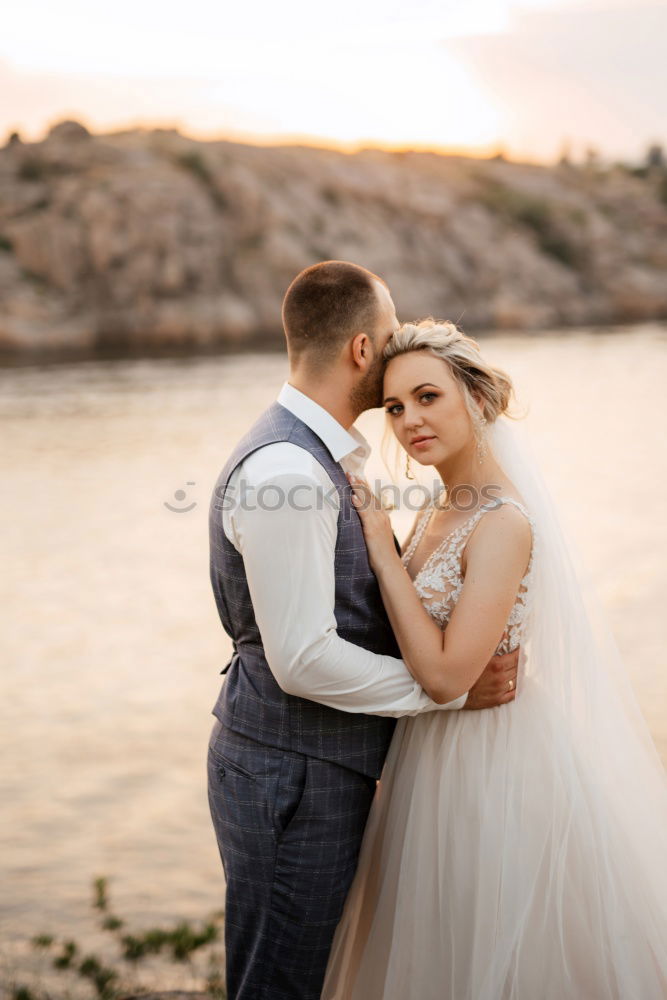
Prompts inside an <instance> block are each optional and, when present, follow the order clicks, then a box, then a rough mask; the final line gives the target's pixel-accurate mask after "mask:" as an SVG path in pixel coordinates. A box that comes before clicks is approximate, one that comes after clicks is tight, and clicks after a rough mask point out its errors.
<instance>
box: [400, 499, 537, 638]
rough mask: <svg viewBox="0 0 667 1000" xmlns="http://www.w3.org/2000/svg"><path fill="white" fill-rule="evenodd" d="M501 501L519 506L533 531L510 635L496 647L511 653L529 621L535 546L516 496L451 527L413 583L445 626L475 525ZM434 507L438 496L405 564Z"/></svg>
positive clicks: (418, 529) (425, 513)
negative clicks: (456, 526)
mask: <svg viewBox="0 0 667 1000" xmlns="http://www.w3.org/2000/svg"><path fill="white" fill-rule="evenodd" d="M499 503H510V504H513V506H515V507H516V508H517V509H518V510H520V511H521V513H522V514H523V515H524V516H525V517H526V518H527V519H528V521H529V522H530V526H531V529H532V533H533V544H532V547H531V552H530V560H529V562H528V568H527V570H526V573H525V575H524V577H523V579H522V580H521V583H520V585H519V590H518V592H517V596H516V601H515V602H514V605H513V607H512V610H511V612H510V615H509V618H508V620H507V626H506V628H507V632H508V638H506V639H503V640H502V641H501V642H500V643H499V644H498V647H497V649H496V653H508V652H509V651H510V650H511V649H515V648H516V647H517V646H518V645H519V644H520V642H521V637H522V634H523V626H524V624H525V622H526V618H527V615H528V609H529V594H530V576H531V573H532V569H533V556H534V550H535V522H534V521H533V518H532V517H531V516H530V514H529V513H528V511H527V510H526V508H525V507H524V506H523V504H520V503H519V501H518V500H514V499H513V498H512V497H497V498H495V499H494V500H492V501H490V502H489V503H487V504H483V505H482V506H481V507H479V508H478V509H477V510H476V511H475V513H474V514H472V515H471V516H470V517H469V518H468V520H467V521H464V522H463V524H460V525H459V527H458V528H455V529H454V531H451V532H450V533H449V534H448V535H446V536H445V537H444V538H443V539H442V541H441V542H440V544H439V545H438V546H436V548H435V549H434V550H433V552H432V553H431V554H430V556H429V557H428V558H427V559H426V561H425V563H424V565H423V566H422V568H421V569H420V570H419V572H418V573H417V575H416V576H415V578H414V581H413V583H414V585H415V588H416V590H417V593H418V594H419V597H420V598H421V601H422V603H423V605H424V607H425V608H426V610H427V611H428V613H429V614H430V615H431V617H432V618H434V619H435V620H436V621H437V622H438V623H439V624H440V625H441V626H442V627H443V628H445V626H446V625H447V622H448V621H449V617H450V615H451V613H452V609H453V608H454V605H455V604H456V602H457V601H458V599H459V596H460V594H461V591H462V589H463V575H462V572H461V558H462V556H463V550H464V549H465V546H466V543H467V541H468V539H469V538H470V535H471V534H472V532H473V530H474V528H475V525H476V524H477V523H478V522H479V521H480V519H481V518H482V517H483V516H484V514H485V513H486V512H487V511H489V510H494V509H495V508H496V506H497V505H498V504H499ZM434 507H435V499H433V500H432V501H431V503H430V504H429V505H428V506H427V507H426V508H425V509H424V510H423V511H422V513H421V514H420V516H419V520H418V521H417V526H416V528H415V532H414V535H413V537H412V541H411V542H410V544H409V546H408V547H407V549H406V551H405V552H404V553H403V554H402V556H401V559H402V562H403V565H404V566H406V567H407V566H408V564H409V562H410V560H411V559H412V557H413V555H414V553H415V550H416V548H417V546H418V545H419V542H420V541H421V539H422V536H423V534H424V531H425V530H426V525H427V524H428V522H429V520H430V518H431V514H432V513H433V510H434Z"/></svg>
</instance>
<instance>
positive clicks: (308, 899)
mask: <svg viewBox="0 0 667 1000" xmlns="http://www.w3.org/2000/svg"><path fill="white" fill-rule="evenodd" d="M283 323H284V327H285V334H286V337H287V350H288V354H289V363H290V375H289V381H288V382H287V383H285V385H284V386H283V388H282V390H281V392H280V395H279V396H278V400H277V402H275V403H274V404H273V405H272V406H270V407H269V409H268V410H266V412H265V413H263V414H262V415H261V416H260V418H259V419H258V420H257V422H256V423H255V424H254V426H253V427H252V428H251V430H250V431H249V432H248V433H247V434H246V436H245V437H244V438H243V439H242V440H241V441H240V442H239V444H238V445H237V447H236V449H235V450H234V452H233V454H232V455H231V457H230V458H229V460H228V461H227V464H226V465H225V467H224V468H223V470H222V472H221V473H220V475H219V477H218V480H217V483H216V487H215V489H214V492H213V497H212V500H211V507H210V525H209V526H210V544H211V550H210V551H211V565H210V571H211V582H212V584H213V591H214V594H215V600H216V604H217V608H218V613H219V615H220V619H221V621H222V625H223V627H224V629H225V631H226V632H227V633H228V634H229V635H230V636H231V638H232V640H233V645H234V654H233V656H232V659H231V661H230V663H229V664H228V665H227V666H226V667H225V669H224V670H223V671H222V672H223V673H227V677H226V680H225V683H224V684H223V686H222V689H221V692H220V695H219V697H218V700H217V703H216V705H215V707H214V709H213V714H214V715H215V716H216V722H215V724H214V727H213V732H212V734H211V741H210V746H209V757H208V782H209V803H210V808H211V816H212V819H213V824H214V827H215V832H216V837H217V841H218V846H219V849H220V854H221V857H222V863H223V867H224V871H225V876H226V882H227V896H226V924H225V942H226V949H227V989H228V996H229V998H230V1000H316V998H318V997H319V995H320V991H321V987H322V981H323V979H324V972H325V969H326V965H327V959H328V955H329V950H330V947H331V942H332V938H333V934H334V931H335V928H336V924H337V923H338V921H339V918H340V915H341V911H342V907H343V903H344V901H345V896H346V894H347V892H348V889H349V887H350V883H351V881H352V877H353V875H354V871H355V868H356V865H357V860H358V853H359V848H360V844H361V838H362V835H363V832H364V825H365V823H366V819H367V816H368V811H369V809H370V805H371V801H372V799H373V795H374V793H375V784H376V779H377V778H379V776H380V772H381V771H382V765H383V762H384V759H385V755H386V753H387V750H388V747H389V743H390V740H391V736H392V731H393V728H394V725H395V718H396V717H398V716H402V715H415V714H417V713H419V712H431V711H438V710H439V711H442V710H455V709H460V708H463V707H464V705H465V708H467V709H476V708H489V707H493V706H495V705H499V704H502V703H504V702H507V701H511V700H512V699H513V697H514V694H515V691H512V692H510V693H508V688H509V686H510V685H509V684H508V682H509V680H512V681H516V675H517V659H518V655H517V654H516V653H512V654H509V655H508V656H505V657H497V658H494V659H493V660H492V661H491V663H490V664H489V666H488V667H487V669H486V671H485V673H484V674H483V675H482V677H481V678H480V679H479V681H478V682H477V684H476V685H475V687H474V688H473V690H472V691H471V692H470V694H468V695H464V696H463V697H462V698H459V699H458V700H457V701H455V702H452V703H451V704H449V705H437V704H435V703H434V702H432V701H431V700H430V699H429V698H428V696H427V695H426V694H425V692H424V691H423V690H422V689H421V688H420V687H419V685H418V684H417V683H416V682H415V681H414V680H413V678H412V677H411V675H410V674H409V673H408V670H407V668H406V667H405V665H404V664H403V662H402V660H401V659H400V652H399V650H398V647H397V645H396V641H395V639H394V636H393V634H392V631H391V628H390V625H389V621H388V619H387V616H386V613H385V611H384V607H383V605H382V601H381V598H380V592H379V588H378V585H377V582H376V579H375V577H374V576H373V573H372V572H371V570H370V567H369V564H368V558H367V554H366V548H365V544H364V537H363V532H362V529H361V523H360V520H359V517H358V514H357V512H356V511H355V510H354V508H353V507H352V505H351V503H350V493H349V487H348V482H347V479H346V473H348V472H351V473H354V474H357V475H361V474H362V473H363V467H364V463H365V461H366V458H367V457H368V453H369V450H370V449H369V446H368V444H367V442H366V441H365V439H364V438H363V437H362V435H361V434H360V433H359V432H358V431H357V430H356V428H355V427H354V426H353V424H354V421H355V420H356V418H357V417H358V416H359V414H360V413H362V412H363V411H364V410H367V409H369V408H371V407H376V406H380V405H381V390H382V375H383V362H382V351H383V349H384V347H385V345H386V344H387V342H388V340H389V338H390V337H391V335H392V334H393V333H394V331H395V330H397V329H398V320H397V318H396V312H395V309H394V304H393V302H392V300H391V296H390V294H389V290H388V288H387V286H386V284H385V283H384V281H382V279H381V278H378V277H377V276H376V275H374V274H372V273H371V272H369V271H367V270H365V269H364V268H363V267H359V266H358V265H356V264H350V263H346V262H344V261H326V262H324V263H321V264H315V265H313V266H312V267H309V268H307V269H306V270H305V271H302V272H301V274H299V275H297V277H296V278H295V279H294V281H293V282H292V284H291V285H290V287H289V289H288V290H287V294H286V296H285V300H284V303H283Z"/></svg>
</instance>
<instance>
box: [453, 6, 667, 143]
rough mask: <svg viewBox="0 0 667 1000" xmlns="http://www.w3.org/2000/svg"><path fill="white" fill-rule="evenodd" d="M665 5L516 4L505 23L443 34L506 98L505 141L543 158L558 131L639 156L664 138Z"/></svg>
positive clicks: (484, 82) (502, 101) (496, 95)
mask: <svg viewBox="0 0 667 1000" xmlns="http://www.w3.org/2000/svg"><path fill="white" fill-rule="evenodd" d="M665 38H667V7H666V6H664V5H663V4H662V3H660V4H657V3H646V2H643V3H639V4H635V5H632V6H628V5H625V6H616V7H610V6H608V5H606V6H605V5H604V4H603V3H601V2H599V0H598V2H596V3H594V4H590V3H589V4H586V5H585V6H572V7H566V8H561V9H550V10H540V11H526V10H523V11H521V12H520V13H517V14H514V15H513V17H512V21H511V28H510V30H509V31H508V32H506V33H501V34H494V35H476V36H470V37H468V38H459V39H452V40H448V41H446V42H444V43H443V44H444V45H445V46H446V47H447V48H448V49H450V50H451V51H453V52H456V54H457V55H458V56H459V57H460V58H461V59H463V60H464V62H465V64H466V65H467V67H468V68H469V70H470V71H471V73H472V74H473V75H474V77H475V78H476V80H477V81H478V82H479V83H480V85H481V86H482V87H483V88H484V90H485V92H486V93H487V94H489V96H492V97H493V99H494V100H495V101H496V102H497V103H498V104H499V105H500V106H501V107H502V108H503V110H504V114H505V128H504V137H505V142H506V145H507V148H508V149H509V150H510V151H512V152H514V151H522V150H523V151H530V152H532V153H536V154H537V155H540V156H542V157H545V158H550V157H553V156H555V155H556V153H557V152H558V149H559V148H560V146H561V144H562V142H563V140H565V139H568V140H569V141H570V142H571V143H572V146H573V149H575V150H578V151H579V150H580V149H581V148H582V147H584V146H588V145H593V146H595V147H597V148H598V149H599V150H600V151H602V152H603V153H605V154H607V155H609V156H619V157H622V156H633V155H634V156H636V155H637V154H639V153H640V152H641V151H642V150H643V148H644V146H645V145H646V143H647V142H648V141H650V140H658V141H659V140H661V139H662V140H665V139H667V134H666V132H667V125H666V123H667V59H665Z"/></svg>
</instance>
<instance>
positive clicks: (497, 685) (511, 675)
mask: <svg viewBox="0 0 667 1000" xmlns="http://www.w3.org/2000/svg"><path fill="white" fill-rule="evenodd" d="M520 648H521V647H520V646H517V648H516V649H514V650H512V652H511V653H505V655H504V656H493V657H492V658H491V659H490V660H489V662H488V664H487V666H486V668H485V670H484V673H483V674H482V675H481V677H480V678H479V680H478V681H477V682H476V683H475V684H474V685H473V686H472V687H471V688H470V693H469V694H468V700H467V701H466V703H465V705H464V706H463V707H464V709H465V708H467V709H470V710H471V711H474V710H476V709H480V708H495V707H496V705H506V704H507V703H508V702H510V701H514V699H515V698H516V679H517V673H518V668H519V650H520ZM510 681H511V684H510Z"/></svg>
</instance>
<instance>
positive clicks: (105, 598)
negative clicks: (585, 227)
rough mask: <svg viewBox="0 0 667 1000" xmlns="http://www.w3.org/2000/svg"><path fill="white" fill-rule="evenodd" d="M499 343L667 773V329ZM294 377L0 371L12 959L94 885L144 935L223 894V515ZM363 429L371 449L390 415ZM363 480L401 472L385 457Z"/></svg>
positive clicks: (79, 917) (203, 367) (188, 367)
mask: <svg viewBox="0 0 667 1000" xmlns="http://www.w3.org/2000/svg"><path fill="white" fill-rule="evenodd" d="M484 351H485V354H486V355H487V356H488V357H489V358H490V359H491V360H493V361H494V362H496V363H498V364H500V365H501V366H502V367H504V368H505V369H506V370H507V371H508V372H509V373H510V374H511V375H512V376H513V378H514V380H515V383H516V385H517V388H518V395H519V400H520V402H521V403H522V404H523V405H524V406H525V407H526V408H527V410H528V415H527V416H526V418H525V423H526V425H527V427H528V428H529V429H530V432H531V436H532V437H533V440H534V442H536V443H537V445H538V447H539V451H540V454H541V456H542V465H543V470H544V472H545V474H546V476H547V478H548V480H549V482H550V484H551V486H552V489H553V492H554V493H555V495H556V497H557V499H558V502H559V504H560V507H561V511H562V514H563V519H564V521H565V522H566V525H567V526H568V527H569V529H570V532H571V534H572V535H573V536H574V537H575V538H576V540H577V542H578V543H579V546H580V548H581V550H582V553H583V558H584V562H585V563H586V564H587V566H588V567H589V569H590V572H591V575H592V578H593V580H594V581H595V585H596V587H597V590H598V593H599V595H600V597H601V599H602V602H603V604H604V606H605V608H606V610H607V612H608V614H609V618H610V621H611V624H612V627H613V630H614V633H615V636H616V639H617V641H618V644H619V646H620V648H621V651H622V653H623V654H624V657H625V661H626V664H627V667H628V670H629V672H630V674H631V677H632V680H633V683H634V686H635V690H636V693H637V697H638V699H639V701H640V704H641V706H642V709H643V711H644V714H645V717H646V719H647V722H648V724H649V726H650V728H651V731H652V733H653V736H654V739H655V741H656V743H657V745H658V748H659V750H660V753H661V754H662V757H663V760H665V761H666V762H667V671H666V670H665V663H666V660H667V657H666V653H665V648H666V645H667V642H666V639H665V628H664V622H665V602H666V600H667V518H666V517H665V514H666V513H667V511H666V509H665V491H666V489H667V449H666V448H665V416H664V402H663V400H664V393H665V385H666V384H667V325H664V324H651V325H647V326H642V327H637V328H628V329H626V330H615V331H613V332H609V333H603V332H599V331H598V332H587V331H579V332H568V333H565V334H562V333H558V332H555V333H553V334H551V333H546V334H540V335H535V336H523V335H522V336H509V335H507V336H505V335H503V336H496V337H492V338H489V339H486V340H485V341H484ZM285 376H286V362H285V359H284V358H283V357H282V356H280V355H275V354H259V355H252V356H250V355H245V356H241V355H231V356H230V355H226V356H224V357H219V358H211V357H207V358H199V359H197V358H195V359H191V360H183V359H180V360H173V359H172V360H159V361H158V360H131V361H122V360H118V361H106V362H95V361H91V362H82V363H78V364H62V365H51V366H30V367H23V368H11V369H4V370H0V415H1V416H2V425H3V448H2V463H3V468H2V515H3V516H2V529H3V573H2V581H1V583H0V586H1V587H2V608H3V612H4V614H3V627H2V636H1V639H0V642H1V643H2V674H1V676H0V692H1V697H0V741H1V743H2V751H3V753H2V763H1V765H0V795H1V801H2V807H3V812H4V820H3V835H2V838H3V842H2V862H1V863H2V866H3V869H4V870H3V874H2V887H3V891H2V900H1V904H0V905H1V916H2V938H3V940H4V941H5V942H6V943H7V944H6V947H9V946H10V945H9V944H8V943H10V942H12V941H14V942H17V943H18V942H21V941H22V940H24V939H25V938H26V937H27V936H29V935H31V934H34V933H37V932H39V931H42V930H52V931H56V932H57V933H60V934H63V933H72V934H75V935H76V934H79V933H84V929H85V927H86V926H87V925H88V924H89V912H88V899H89V895H90V888H89V887H90V882H91V879H92V878H93V876H95V875H102V874H104V875H108V876H110V878H111V892H112V896H113V899H114V902H115V904H116V905H117V908H118V910H119V912H121V914H122V915H124V916H125V915H126V916H129V917H131V918H133V919H134V920H135V921H137V922H139V923H141V922H142V921H155V920H163V921H164V920H167V919H170V918H173V917H180V916H185V917H187V916H190V917H200V916H203V915H204V914H206V913H207V912H209V911H211V910H214V909H217V908H219V907H220V905H221V903H222V899H223V882H222V874H221V867H220V862H219V859H218V854H217V847H216V843H215V839H214V835H213V831H212V828H211V824H210V819H209V815H208V805H207V800H206V787H205V756H206V744H207V740H208V735H209V731H210V728H211V724H212V722H213V718H212V716H211V715H210V710H211V707H212V705H213V702H214V701H215V697H216V695H217V691H218V687H219V683H220V680H221V678H220V676H219V671H220V669H221V667H222V666H223V665H224V664H225V663H226V661H227V659H228V651H229V641H228V640H227V638H226V636H225V635H224V633H223V631H222V628H221V626H220V624H219V621H218V617H217V613H216V610H215V605H214V602H213V597H212V593H211V590H210V584H209V579H208V537H207V511H208V502H209V496H210V492H211V489H212V486H213V483H214V482H215V479H216V477H217V474H218V472H219V470H220V468H221V466H222V464H223V463H224V460H225V458H226V456H227V454H228V453H229V451H230V449H231V448H232V446H233V444H234V443H235V441H236V440H237V438H238V437H239V436H240V435H241V434H242V433H243V431H244V430H245V429H246V428H247V427H248V426H249V424H250V423H251V422H252V420H253V419H254V417H255V416H256V415H257V414H259V413H260V411H261V410H262V409H263V408H264V407H265V406H267V405H268V404H269V403H270V402H271V401H272V400H273V399H274V397H275V395H276V393H277V392H278V390H279V388H280V386H281V384H282V382H283V380H284V378H285ZM359 427H360V429H361V430H362V432H363V433H365V434H366V435H367V436H368V437H369V438H370V439H371V441H372V443H373V444H374V445H376V446H379V442H380V439H381V436H382V429H383V416H382V414H381V413H380V412H378V411H374V412H372V413H368V414H365V415H364V416H363V417H362V418H361V420H360V421H359ZM368 472H369V475H370V477H371V478H374V477H375V476H383V477H384V478H385V479H387V478H388V474H387V470H386V468H385V467H384V465H383V463H382V459H381V457H380V455H379V447H377V448H376V454H375V456H374V458H373V459H372V462H371V464H370V465H369V468H368ZM179 490H180V491H183V494H184V495H181V494H180V493H179V494H177V491H179ZM166 503H168V504H170V505H171V506H172V507H175V508H178V509H177V510H169V509H168V508H167V507H166V506H165V504H166ZM193 504H194V506H192V505H193ZM187 508H190V509H187ZM406 528H407V522H406V519H405V516H402V517H399V519H398V523H397V530H398V533H399V535H400V534H402V533H404V532H405V530H406ZM17 946H18V945H17Z"/></svg>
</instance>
